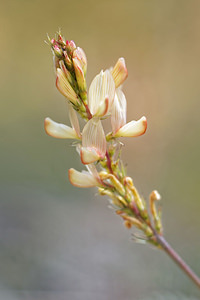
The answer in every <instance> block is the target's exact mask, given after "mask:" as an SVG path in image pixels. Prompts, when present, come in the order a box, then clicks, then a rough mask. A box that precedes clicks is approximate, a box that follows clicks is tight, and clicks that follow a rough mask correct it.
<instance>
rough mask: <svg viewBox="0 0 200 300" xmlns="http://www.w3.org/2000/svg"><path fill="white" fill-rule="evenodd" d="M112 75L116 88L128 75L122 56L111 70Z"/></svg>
mask: <svg viewBox="0 0 200 300" xmlns="http://www.w3.org/2000/svg"><path fill="white" fill-rule="evenodd" d="M112 76H113V78H114V81H115V86H116V88H117V87H118V86H120V85H121V84H122V83H123V82H124V80H125V79H126V78H127V76H128V71H127V68H126V64H125V59H124V58H123V57H121V58H119V59H118V61H117V63H116V65H115V66H114V68H113V70H112Z"/></svg>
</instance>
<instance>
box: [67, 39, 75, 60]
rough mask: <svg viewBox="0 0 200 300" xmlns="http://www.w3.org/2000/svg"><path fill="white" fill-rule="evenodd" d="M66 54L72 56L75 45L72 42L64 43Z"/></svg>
mask: <svg viewBox="0 0 200 300" xmlns="http://www.w3.org/2000/svg"><path fill="white" fill-rule="evenodd" d="M66 47H67V52H68V53H69V55H70V56H72V54H73V52H74V50H75V49H76V44H75V43H74V41H66Z"/></svg>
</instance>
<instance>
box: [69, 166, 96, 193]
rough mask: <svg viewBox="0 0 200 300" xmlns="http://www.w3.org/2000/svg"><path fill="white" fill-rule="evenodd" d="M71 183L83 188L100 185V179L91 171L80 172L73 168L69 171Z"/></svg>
mask: <svg viewBox="0 0 200 300" xmlns="http://www.w3.org/2000/svg"><path fill="white" fill-rule="evenodd" d="M68 175H69V181H70V182H71V184H73V185H74V186H77V187H81V188H88V187H94V186H99V185H100V184H99V181H98V180H97V179H96V178H95V177H94V176H93V175H92V174H90V173H89V172H79V171H76V170H75V169H73V168H71V169H69V171H68Z"/></svg>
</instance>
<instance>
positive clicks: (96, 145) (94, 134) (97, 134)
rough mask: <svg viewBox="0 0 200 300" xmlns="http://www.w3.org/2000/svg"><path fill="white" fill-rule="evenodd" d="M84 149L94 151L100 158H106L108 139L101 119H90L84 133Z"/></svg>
mask: <svg viewBox="0 0 200 300" xmlns="http://www.w3.org/2000/svg"><path fill="white" fill-rule="evenodd" d="M82 146H83V148H88V149H94V150H95V152H96V153H97V154H98V156H99V158H102V159H103V158H104V157H105V153H106V137H105V133H104V130H103V126H102V124H101V121H100V119H99V118H92V119H90V120H89V121H88V122H87V123H86V125H85V127H84V128H83V132H82Z"/></svg>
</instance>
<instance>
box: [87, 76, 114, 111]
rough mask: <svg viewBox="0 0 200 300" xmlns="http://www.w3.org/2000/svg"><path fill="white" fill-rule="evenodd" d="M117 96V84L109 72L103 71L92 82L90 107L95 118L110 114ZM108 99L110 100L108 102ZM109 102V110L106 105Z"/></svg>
mask: <svg viewBox="0 0 200 300" xmlns="http://www.w3.org/2000/svg"><path fill="white" fill-rule="evenodd" d="M114 95H115V82H114V79H113V77H112V75H111V73H110V71H109V70H106V71H105V72H103V71H101V72H100V74H98V75H97V76H96V77H95V78H94V79H93V81H92V83H91V85H90V89H89V102H88V106H89V109H90V111H91V113H92V115H93V116H98V117H102V116H104V115H105V114H107V112H109V110H110V107H111V105H112V103H113V100H114ZM106 99H108V100H106ZM105 101H108V108H107V109H105V110H104V109H102V108H101V107H106V106H107V104H104V102H105Z"/></svg>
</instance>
